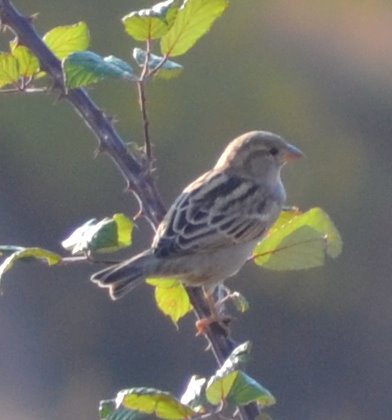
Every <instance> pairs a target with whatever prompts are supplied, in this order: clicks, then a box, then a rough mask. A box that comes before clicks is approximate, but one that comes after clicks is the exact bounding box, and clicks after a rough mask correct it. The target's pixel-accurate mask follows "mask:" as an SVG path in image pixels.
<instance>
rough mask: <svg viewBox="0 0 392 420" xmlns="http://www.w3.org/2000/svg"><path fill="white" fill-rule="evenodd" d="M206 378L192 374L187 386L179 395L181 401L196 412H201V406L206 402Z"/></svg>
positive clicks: (202, 409) (202, 410)
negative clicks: (180, 395)
mask: <svg viewBox="0 0 392 420" xmlns="http://www.w3.org/2000/svg"><path fill="white" fill-rule="evenodd" d="M206 385H207V379H206V378H201V377H199V376H197V375H193V376H192V377H191V379H190V381H189V382H188V386H187V388H186V390H185V392H184V394H183V395H182V397H181V403H182V404H185V405H187V406H188V407H191V408H192V409H193V410H195V411H197V412H198V413H203V412H204V408H203V406H204V405H205V404H206V403H207V400H206V397H205V389H206Z"/></svg>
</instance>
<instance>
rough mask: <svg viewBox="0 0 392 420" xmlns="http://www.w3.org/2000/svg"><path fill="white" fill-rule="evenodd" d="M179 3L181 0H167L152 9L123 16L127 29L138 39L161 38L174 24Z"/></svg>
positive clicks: (129, 33)
mask: <svg viewBox="0 0 392 420" xmlns="http://www.w3.org/2000/svg"><path fill="white" fill-rule="evenodd" d="M179 4H180V1H179V0H167V1H163V2H161V3H158V4H156V5H155V6H153V7H152V8H150V9H142V10H138V11H136V12H131V13H129V14H128V15H126V16H124V17H123V18H122V22H123V24H124V27H125V31H126V32H127V33H128V35H130V36H131V37H132V38H134V39H136V40H137V41H147V40H148V39H157V38H161V37H162V36H163V35H165V34H166V33H167V32H168V31H169V29H170V28H171V26H172V25H173V23H174V20H175V18H176V15H177V12H178V8H179Z"/></svg>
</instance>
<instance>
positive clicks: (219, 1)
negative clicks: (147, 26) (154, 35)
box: [161, 0, 229, 57]
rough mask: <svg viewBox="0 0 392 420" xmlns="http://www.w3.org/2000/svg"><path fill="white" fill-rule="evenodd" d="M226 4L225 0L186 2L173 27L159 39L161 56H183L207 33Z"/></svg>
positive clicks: (189, 0)
mask: <svg viewBox="0 0 392 420" xmlns="http://www.w3.org/2000/svg"><path fill="white" fill-rule="evenodd" d="M228 4H229V3H228V1H227V0H186V1H185V2H184V4H183V6H182V7H181V8H180V10H179V12H178V14H177V17H176V19H175V21H174V24H173V26H172V27H171V28H170V30H169V32H168V33H167V34H165V35H164V36H163V37H162V39H161V51H162V54H164V55H169V56H171V57H175V56H178V55H182V54H185V53H186V52H187V51H188V50H189V49H190V48H192V47H193V46H194V45H195V43H196V42H197V41H198V40H199V39H200V38H201V37H202V36H203V35H205V34H206V33H207V32H208V30H209V29H210V28H211V26H212V24H213V23H214V22H215V20H216V19H218V18H219V17H220V16H221V15H222V13H223V12H224V11H225V9H226V7H227V6H228Z"/></svg>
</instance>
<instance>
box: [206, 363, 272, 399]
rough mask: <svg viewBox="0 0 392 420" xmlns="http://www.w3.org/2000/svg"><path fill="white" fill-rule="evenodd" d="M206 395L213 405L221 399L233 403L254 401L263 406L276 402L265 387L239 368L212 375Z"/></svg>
mask: <svg viewBox="0 0 392 420" xmlns="http://www.w3.org/2000/svg"><path fill="white" fill-rule="evenodd" d="M206 396H207V400H208V401H209V402H210V403H211V404H213V405H219V404H221V403H222V402H223V401H227V402H229V403H231V404H234V405H246V404H249V403H250V402H253V401H256V402H258V403H259V404H261V405H262V406H263V407H268V406H270V405H273V404H275V402H276V400H275V398H274V396H273V395H272V394H271V393H270V392H269V391H268V390H267V389H266V388H264V387H263V386H262V385H260V384H259V383H258V382H256V381H255V380H254V379H253V378H251V377H250V376H248V375H247V374H246V373H244V372H242V371H241V370H234V371H232V372H230V373H228V374H227V375H224V376H218V375H215V376H213V377H212V378H211V379H210V380H209V382H208V385H207V389H206Z"/></svg>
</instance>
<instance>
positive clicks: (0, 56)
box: [0, 52, 20, 88]
mask: <svg viewBox="0 0 392 420" xmlns="http://www.w3.org/2000/svg"><path fill="white" fill-rule="evenodd" d="M19 77H20V76H19V71H18V60H17V59H16V57H14V56H13V55H12V54H10V53H5V52H0V88H2V87H3V86H6V85H10V84H13V83H15V82H17V81H18V80H19Z"/></svg>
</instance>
